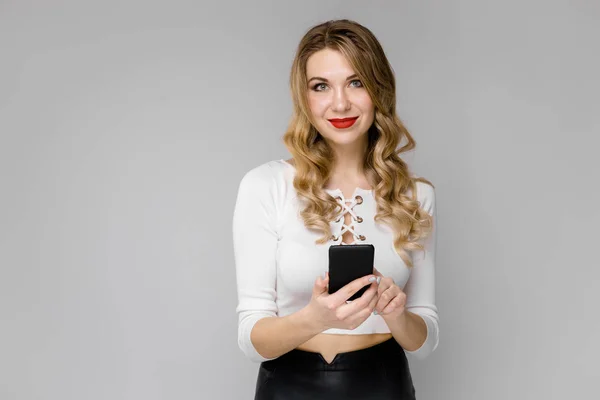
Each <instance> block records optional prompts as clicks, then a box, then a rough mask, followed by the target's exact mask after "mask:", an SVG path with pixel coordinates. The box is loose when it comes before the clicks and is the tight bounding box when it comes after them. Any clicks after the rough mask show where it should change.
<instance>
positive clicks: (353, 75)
mask: <svg viewBox="0 0 600 400" xmlns="http://www.w3.org/2000/svg"><path fill="white" fill-rule="evenodd" d="M354 78H358V75H356V74H352V75H350V76H349V77H347V78H346V80H347V81H349V80H350V79H354ZM313 79H318V80H320V81H323V82H329V81H328V80H327V79H325V78H321V77H320V76H313V77H312V78H310V79H309V80H308V82H307V83H310V81H312V80H313Z"/></svg>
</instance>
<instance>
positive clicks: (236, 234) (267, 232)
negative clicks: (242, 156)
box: [233, 165, 320, 362]
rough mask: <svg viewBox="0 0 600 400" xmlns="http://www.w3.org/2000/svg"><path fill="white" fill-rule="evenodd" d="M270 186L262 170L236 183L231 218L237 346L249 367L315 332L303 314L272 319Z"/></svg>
mask: <svg viewBox="0 0 600 400" xmlns="http://www.w3.org/2000/svg"><path fill="white" fill-rule="evenodd" d="M276 194H277V192H276V185H275V181H274V179H273V174H272V171H271V169H270V167H269V166H268V165H262V166H260V167H257V168H254V169H253V170H251V171H249V172H248V173H247V174H246V175H245V176H244V177H243V178H242V180H241V182H240V185H239V189H238V195H237V200H236V204H235V210H234V213H233V245H234V257H235V268H236V282H237V293H238V306H237V308H236V312H237V313H238V346H239V347H240V349H241V350H242V351H243V352H244V354H245V355H246V356H247V357H248V358H249V359H251V360H252V361H256V362H261V361H267V360H271V359H274V358H277V357H279V356H280V355H283V354H285V353H287V352H288V351H290V350H293V349H294V348H296V347H298V346H299V345H300V344H302V343H304V342H305V341H307V340H308V339H310V338H311V337H313V336H315V335H316V334H317V333H319V332H320V330H319V328H318V327H315V326H313V324H312V323H311V319H310V317H309V316H308V315H307V314H308V313H307V309H302V310H300V311H297V312H295V313H293V314H290V315H287V316H285V317H278V316H277V311H278V310H277V305H276V303H275V298H276V295H277V291H276V282H277V281H276V278H277V264H276V258H275V257H276V252H277V241H278V226H277V209H276V204H277V203H276V200H275V199H276Z"/></svg>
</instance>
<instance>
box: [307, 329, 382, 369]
mask: <svg viewBox="0 0 600 400" xmlns="http://www.w3.org/2000/svg"><path fill="white" fill-rule="evenodd" d="M390 338H392V334H391V333H370V334H365V335H335V334H329V333H319V334H318V335H316V336H314V337H312V338H311V339H309V340H307V341H306V342H304V343H302V344H301V345H300V346H298V347H296V349H297V350H304V351H310V352H313V353H321V355H322V356H323V358H324V359H325V361H327V362H328V363H331V362H332V361H333V359H334V358H335V356H336V355H337V354H338V353H347V352H349V351H355V350H362V349H366V348H369V347H372V346H375V345H377V344H379V343H381V342H385V341H386V340H388V339H390Z"/></svg>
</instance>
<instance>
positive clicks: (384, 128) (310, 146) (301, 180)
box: [283, 19, 433, 267]
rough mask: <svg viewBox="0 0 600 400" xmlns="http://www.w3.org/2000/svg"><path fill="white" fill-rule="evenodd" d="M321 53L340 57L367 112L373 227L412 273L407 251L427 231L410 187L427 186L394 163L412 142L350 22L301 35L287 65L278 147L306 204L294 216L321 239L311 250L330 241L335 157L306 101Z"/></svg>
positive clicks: (390, 82) (366, 43) (376, 54)
mask: <svg viewBox="0 0 600 400" xmlns="http://www.w3.org/2000/svg"><path fill="white" fill-rule="evenodd" d="M326 48H328V49H332V50H337V51H339V52H340V53H341V54H342V55H344V56H345V58H346V59H347V60H348V62H349V63H350V65H351V66H352V67H353V69H354V71H355V73H356V74H357V75H358V77H359V79H360V80H361V82H362V84H363V86H364V87H365V89H366V90H367V91H368V94H369V95H370V97H371V99H372V101H373V104H374V106H375V117H374V121H373V124H372V125H371V127H370V128H369V130H368V132H367V135H368V147H367V151H366V153H365V158H364V163H363V169H364V171H365V176H366V179H367V180H368V182H369V184H370V185H371V187H372V188H373V195H374V197H375V200H376V203H377V213H376V215H375V221H376V222H383V223H385V224H387V225H388V226H389V227H391V228H392V230H393V231H394V249H395V250H396V252H397V253H398V255H399V256H400V257H401V258H402V260H403V261H404V262H405V263H406V265H407V266H409V267H412V266H413V263H412V260H411V257H409V255H408V251H411V250H423V245H422V244H421V243H419V242H420V241H421V239H424V238H425V237H426V236H427V235H428V234H429V233H430V232H431V229H432V226H433V220H432V216H430V215H429V214H428V213H427V212H426V211H425V210H423V209H422V208H420V204H419V202H418V201H417V188H416V182H417V181H420V182H424V183H427V184H429V185H431V186H432V187H433V184H431V182H429V181H427V180H426V179H424V178H418V177H414V176H412V175H411V174H410V171H409V168H408V166H407V164H406V163H405V162H404V161H403V160H402V159H401V158H400V154H401V153H403V152H406V151H409V150H412V149H413V148H414V147H415V141H414V139H413V138H412V136H411V135H410V133H409V132H408V130H407V129H406V128H405V127H404V125H403V124H402V122H401V121H400V119H399V117H398V116H397V115H396V83H395V78H394V72H393V70H392V67H391V66H390V63H389V61H388V59H387V57H386V56H385V54H384V52H383V49H382V47H381V44H380V43H379V42H378V40H377V39H376V38H375V36H374V35H373V33H372V32H371V31H370V30H369V29H367V28H366V27H364V26H362V25H360V24H358V23H357V22H354V21H351V20H347V19H342V20H331V21H327V22H324V23H322V24H319V25H316V26H314V27H313V28H311V29H310V30H308V32H306V34H305V35H304V37H303V38H302V40H301V41H300V43H299V45H298V48H297V51H296V55H295V58H294V61H293V64H292V69H291V74H290V89H291V94H292V100H293V114H292V117H291V120H290V123H289V125H288V128H287V130H286V132H285V134H284V136H283V142H284V144H285V146H286V147H287V149H288V151H289V152H290V153H291V155H292V157H293V160H294V164H295V169H296V174H295V177H294V183H293V184H294V188H295V189H296V191H297V193H298V196H299V197H300V198H302V199H304V200H305V201H306V207H305V208H304V209H303V210H302V211H301V213H300V215H301V217H302V219H303V221H304V225H305V226H306V227H307V228H308V229H310V230H313V231H316V232H317V233H319V232H320V233H322V234H323V236H322V237H320V238H319V239H317V241H316V243H317V244H324V243H326V242H327V241H328V240H329V239H330V238H332V232H331V226H330V221H333V220H334V219H335V218H337V217H338V215H339V212H340V211H341V209H342V207H341V206H340V205H339V204H338V203H337V202H336V200H335V198H334V197H332V196H331V195H330V194H329V193H327V192H326V191H325V190H324V187H325V185H326V183H327V182H328V180H329V179H330V177H331V173H332V167H333V165H334V163H335V154H334V152H333V151H332V149H331V147H330V146H329V145H328V144H327V142H326V141H325V140H324V138H323V137H322V136H321V134H320V133H319V132H318V131H317V130H316V129H315V125H314V122H313V119H312V115H311V112H310V108H309V106H308V99H307V86H308V84H307V77H306V63H307V60H308V58H309V57H310V56H311V55H312V54H314V53H315V52H317V51H319V50H322V49H326ZM402 140H406V144H404V145H403V146H402V147H400V148H398V146H399V144H400V143H401V142H402ZM408 191H410V192H411V194H410V196H409V195H407V193H408Z"/></svg>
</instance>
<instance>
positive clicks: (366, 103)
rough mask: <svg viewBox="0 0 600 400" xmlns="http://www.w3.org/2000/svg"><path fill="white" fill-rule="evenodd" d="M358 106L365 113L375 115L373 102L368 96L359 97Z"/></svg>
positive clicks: (357, 99)
mask: <svg viewBox="0 0 600 400" xmlns="http://www.w3.org/2000/svg"><path fill="white" fill-rule="evenodd" d="M356 104H357V105H358V106H359V107H360V109H361V111H362V112H363V113H373V102H372V101H371V98H370V97H369V95H368V94H364V95H362V96H359V97H357V98H356Z"/></svg>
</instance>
